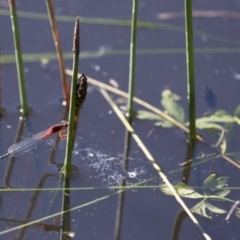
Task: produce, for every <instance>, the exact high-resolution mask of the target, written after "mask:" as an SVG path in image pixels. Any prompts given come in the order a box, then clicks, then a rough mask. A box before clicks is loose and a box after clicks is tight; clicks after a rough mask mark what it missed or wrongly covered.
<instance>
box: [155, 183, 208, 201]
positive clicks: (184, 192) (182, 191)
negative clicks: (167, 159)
mask: <svg viewBox="0 0 240 240" xmlns="http://www.w3.org/2000/svg"><path fill="white" fill-rule="evenodd" d="M174 188H175V189H176V191H177V193H178V194H179V196H181V197H185V198H204V196H203V195H201V194H199V193H198V192H196V191H195V190H194V189H190V188H187V186H186V185H185V184H183V183H180V184H179V185H176V186H174ZM160 190H161V191H162V192H163V193H165V194H167V195H173V194H172V192H171V190H170V189H169V187H168V186H167V185H166V184H162V185H161V186H160Z"/></svg>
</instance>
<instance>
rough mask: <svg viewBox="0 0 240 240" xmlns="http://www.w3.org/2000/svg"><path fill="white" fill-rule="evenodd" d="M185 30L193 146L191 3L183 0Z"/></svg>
mask: <svg viewBox="0 0 240 240" xmlns="http://www.w3.org/2000/svg"><path fill="white" fill-rule="evenodd" d="M185 28H186V59H187V81H188V102H189V128H190V143H191V145H192V146H193V145H194V141H195V139H196V122H195V120H196V114H195V82H194V49H193V48H194V46H193V26H192V1H191V0H185Z"/></svg>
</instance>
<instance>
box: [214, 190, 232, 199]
mask: <svg viewBox="0 0 240 240" xmlns="http://www.w3.org/2000/svg"><path fill="white" fill-rule="evenodd" d="M230 192H231V191H230V190H227V189H224V190H222V191H219V192H218V193H217V195H218V196H220V197H226V196H227V195H228V194H229V193H230Z"/></svg>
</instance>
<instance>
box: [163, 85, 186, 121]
mask: <svg viewBox="0 0 240 240" xmlns="http://www.w3.org/2000/svg"><path fill="white" fill-rule="evenodd" d="M179 99H180V96H178V95H177V94H176V93H174V92H172V91H171V90H170V89H165V90H164V91H162V99H161V105H162V106H163V107H164V108H165V110H166V111H167V112H168V114H169V115H171V116H172V117H173V118H175V119H176V120H178V121H179V122H180V123H184V120H185V112H184V109H183V107H182V106H181V105H180V104H179V103H178V100H179Z"/></svg>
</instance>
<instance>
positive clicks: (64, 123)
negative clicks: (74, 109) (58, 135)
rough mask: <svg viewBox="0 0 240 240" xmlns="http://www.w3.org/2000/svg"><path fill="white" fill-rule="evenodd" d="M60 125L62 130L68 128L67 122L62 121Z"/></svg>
mask: <svg viewBox="0 0 240 240" xmlns="http://www.w3.org/2000/svg"><path fill="white" fill-rule="evenodd" d="M61 125H62V127H63V128H67V127H68V126H69V125H68V122H67V121H64V120H62V121H61Z"/></svg>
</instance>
